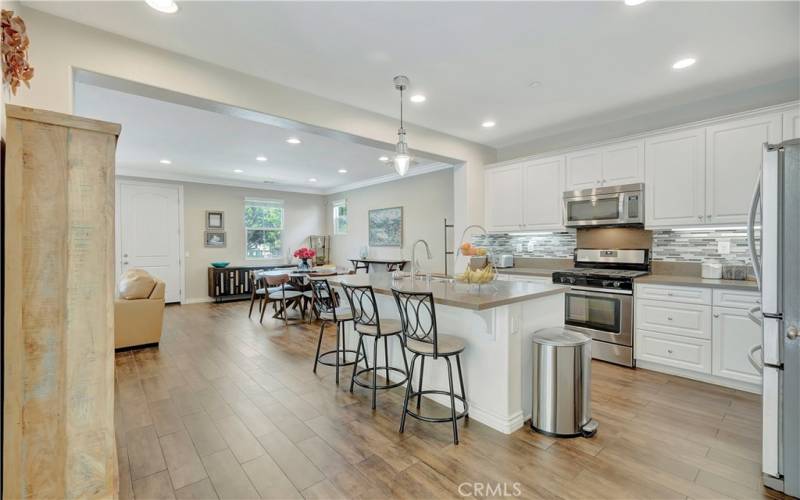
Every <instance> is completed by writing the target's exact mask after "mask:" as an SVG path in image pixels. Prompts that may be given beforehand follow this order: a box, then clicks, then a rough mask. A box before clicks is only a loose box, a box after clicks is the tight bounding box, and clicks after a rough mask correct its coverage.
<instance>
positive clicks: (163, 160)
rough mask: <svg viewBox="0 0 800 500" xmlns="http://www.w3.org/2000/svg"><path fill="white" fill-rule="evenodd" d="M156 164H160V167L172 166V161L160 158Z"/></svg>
mask: <svg viewBox="0 0 800 500" xmlns="http://www.w3.org/2000/svg"><path fill="white" fill-rule="evenodd" d="M158 163H161V164H162V165H172V160H167V159H166V158H162V159H160V160H158Z"/></svg>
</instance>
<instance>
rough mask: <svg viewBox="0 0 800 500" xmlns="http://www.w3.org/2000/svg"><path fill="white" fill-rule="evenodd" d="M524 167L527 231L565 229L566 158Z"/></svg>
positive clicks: (524, 218) (525, 221) (559, 157)
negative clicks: (563, 201) (563, 210)
mask: <svg viewBox="0 0 800 500" xmlns="http://www.w3.org/2000/svg"><path fill="white" fill-rule="evenodd" d="M522 168H523V182H524V186H523V200H522V203H523V221H522V223H523V224H524V225H525V229H560V228H562V227H563V222H562V217H561V213H562V208H561V207H562V199H563V193H564V157H563V156H558V157H555V158H545V159H542V160H537V161H534V162H531V163H528V164H526V165H524V166H523V167H522Z"/></svg>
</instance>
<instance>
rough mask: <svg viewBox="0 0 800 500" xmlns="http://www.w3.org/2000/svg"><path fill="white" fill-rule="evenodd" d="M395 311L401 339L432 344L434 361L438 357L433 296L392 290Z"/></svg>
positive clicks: (427, 293) (424, 293) (426, 293)
mask: <svg viewBox="0 0 800 500" xmlns="http://www.w3.org/2000/svg"><path fill="white" fill-rule="evenodd" d="M392 294H393V295H394V300H395V302H397V310H398V312H399V313H400V324H401V325H402V328H403V337H404V338H405V339H406V342H407V341H408V340H409V339H412V340H416V341H419V342H425V343H426V344H432V346H433V357H434V359H435V358H437V357H438V356H439V346H438V342H437V337H438V333H437V329H436V307H435V306H434V305H433V294H432V293H430V292H406V291H402V290H397V289H395V288H392Z"/></svg>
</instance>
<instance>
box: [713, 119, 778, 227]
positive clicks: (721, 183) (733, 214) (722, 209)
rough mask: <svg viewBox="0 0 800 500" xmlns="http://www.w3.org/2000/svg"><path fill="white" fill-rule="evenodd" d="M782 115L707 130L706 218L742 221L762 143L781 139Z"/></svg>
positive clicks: (759, 162)
mask: <svg viewBox="0 0 800 500" xmlns="http://www.w3.org/2000/svg"><path fill="white" fill-rule="evenodd" d="M781 120H782V117H781V114H779V113H773V114H769V115H764V116H758V117H754V118H747V119H743V120H735V121H731V122H727V123H723V124H720V125H714V126H712V127H708V129H706V221H707V222H710V223H713V224H720V223H745V222H746V220H747V211H748V209H749V208H750V198H751V196H752V194H753V187H754V186H755V183H756V179H757V178H758V172H759V171H760V170H761V160H762V145H763V144H764V143H765V142H778V141H780V140H781V128H782V124H781Z"/></svg>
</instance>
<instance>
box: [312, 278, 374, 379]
mask: <svg viewBox="0 0 800 500" xmlns="http://www.w3.org/2000/svg"><path fill="white" fill-rule="evenodd" d="M308 281H309V283H310V284H311V293H312V296H313V307H314V310H315V311H316V313H317V316H318V317H319V318H320V319H321V320H322V324H321V325H320V327H319V340H317V355H316V357H315V358H314V373H317V363H321V364H323V365H327V366H335V367H336V385H339V367H341V366H350V365H355V364H356V363H358V362H359V361H361V360H364V362H365V363H366V362H367V351H366V350H365V349H364V346H363V345H360V348H361V349H360V352H359V351H354V350H352V349H347V344H346V341H345V337H346V335H345V331H344V325H345V323H347V322H348V321H352V320H353V313H352V311H351V310H350V308H349V307H342V306H339V300H338V295H337V294H336V293H335V292H333V291H332V290H331V286H330V284H329V283H328V280H326V279H324V278H309V280H308ZM309 314H310V313H309ZM328 323H336V348H335V349H333V350H330V351H326V352H323V353H320V352H319V350H320V348H321V347H322V336H323V335H324V334H325V325H327V324H328ZM331 354H333V355H334V356H335V357H336V360H335V361H328V360H326V359H324V358H325V357H326V356H330V355H331ZM348 354H354V355H355V359H354V360H353V361H347V355H348ZM340 356H341V360H340ZM367 366H369V364H368V363H367Z"/></svg>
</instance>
